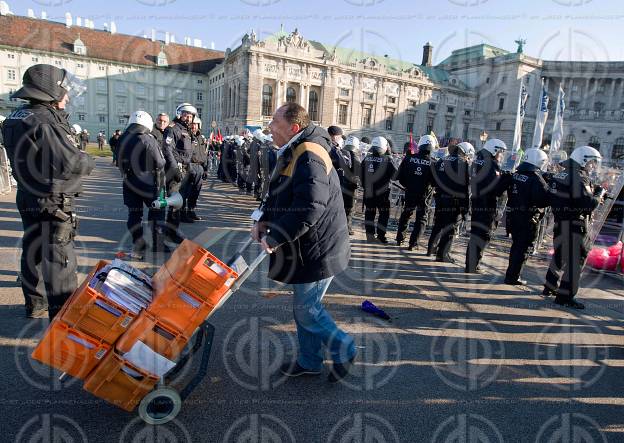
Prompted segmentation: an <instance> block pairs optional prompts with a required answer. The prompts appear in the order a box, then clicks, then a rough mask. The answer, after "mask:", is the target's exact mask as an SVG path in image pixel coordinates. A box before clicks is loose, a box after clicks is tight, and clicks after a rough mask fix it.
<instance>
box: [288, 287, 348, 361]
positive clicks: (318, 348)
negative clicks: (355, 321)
mask: <svg viewBox="0 0 624 443" xmlns="http://www.w3.org/2000/svg"><path fill="white" fill-rule="evenodd" d="M332 279H333V277H329V278H326V279H324V280H319V281H315V282H312V283H299V284H293V290H294V298H293V312H294V314H295V323H296V325H297V338H298V340H299V356H298V357H297V363H298V364H299V366H301V367H303V368H305V369H310V370H319V369H321V366H322V365H323V353H322V345H323V344H324V345H325V346H327V347H328V348H329V351H330V353H331V357H332V360H333V361H334V363H344V362H346V361H347V360H350V359H351V358H353V357H355V344H354V342H353V339H352V338H351V337H350V336H349V335H348V334H347V333H346V332H344V331H343V330H341V329H339V328H338V326H336V323H335V322H334V320H333V319H332V318H331V315H329V313H328V312H327V311H326V310H325V307H324V306H323V305H322V304H321V300H322V299H323V296H324V295H325V292H326V291H327V288H329V284H330V283H331V281H332Z"/></svg>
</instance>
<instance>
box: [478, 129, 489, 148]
mask: <svg viewBox="0 0 624 443" xmlns="http://www.w3.org/2000/svg"><path fill="white" fill-rule="evenodd" d="M487 138H488V133H487V132H485V129H484V130H483V132H482V133H481V134H480V135H479V140H481V147H483V144H484V143H485V141H486V140H487Z"/></svg>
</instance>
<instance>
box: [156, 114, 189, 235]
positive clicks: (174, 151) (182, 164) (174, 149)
mask: <svg viewBox="0 0 624 443" xmlns="http://www.w3.org/2000/svg"><path fill="white" fill-rule="evenodd" d="M163 138H164V149H165V150H166V151H168V152H166V153H165V159H166V158H167V155H168V154H169V153H170V154H171V156H172V157H173V161H174V162H175V164H176V165H177V169H179V173H178V174H175V173H173V172H171V171H172V169H171V167H168V168H167V179H168V180H167V186H168V194H171V193H173V192H177V191H180V194H181V195H182V198H183V199H184V201H185V202H186V199H187V197H188V195H185V194H184V193H183V192H182V191H183V190H184V191H188V190H189V188H188V187H187V186H186V185H185V181H187V180H188V179H189V176H188V171H189V165H190V164H191V157H192V155H193V137H192V135H191V133H190V131H189V130H188V128H187V126H186V124H184V123H183V122H182V121H181V120H180V119H179V118H177V117H176V118H175V119H174V120H173V125H172V126H169V127H167V128H166V129H165V133H164V135H163ZM179 177H182V178H181V181H178V180H176V179H177V178H179ZM181 217H182V214H181V211H180V210H179V209H173V208H169V211H168V212H167V236H168V237H169V238H170V240H173V241H174V242H179V241H181V240H182V238H181V237H180V235H179V233H178V228H179V226H180V222H181Z"/></svg>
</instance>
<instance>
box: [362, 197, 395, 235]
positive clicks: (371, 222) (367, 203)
mask: <svg viewBox="0 0 624 443" xmlns="http://www.w3.org/2000/svg"><path fill="white" fill-rule="evenodd" d="M364 207H365V209H364V229H365V230H366V235H367V236H372V235H375V231H376V232H377V237H379V238H386V231H387V230H388V220H389V219H390V193H385V194H382V195H379V196H377V197H374V198H368V199H364ZM377 213H379V218H378V219H377V224H376V225H375V218H376V216H377Z"/></svg>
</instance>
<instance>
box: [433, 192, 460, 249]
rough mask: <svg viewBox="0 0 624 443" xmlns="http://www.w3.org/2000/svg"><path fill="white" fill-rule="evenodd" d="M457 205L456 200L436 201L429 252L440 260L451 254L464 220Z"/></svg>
mask: <svg viewBox="0 0 624 443" xmlns="http://www.w3.org/2000/svg"><path fill="white" fill-rule="evenodd" d="M456 203H458V201H457V200H455V199H449V200H446V199H445V200H442V199H438V200H436V209H435V216H434V222H433V228H432V230H431V235H430V237H429V244H428V246H427V251H428V252H431V253H433V252H435V253H436V257H437V258H439V259H443V258H445V257H446V256H447V255H448V254H449V253H450V252H451V249H452V247H453V238H454V237H455V232H456V230H457V225H459V222H460V220H461V218H462V209H461V207H460V206H459V204H456ZM436 249H437V251H436Z"/></svg>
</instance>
